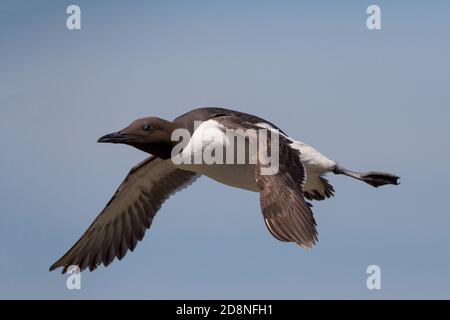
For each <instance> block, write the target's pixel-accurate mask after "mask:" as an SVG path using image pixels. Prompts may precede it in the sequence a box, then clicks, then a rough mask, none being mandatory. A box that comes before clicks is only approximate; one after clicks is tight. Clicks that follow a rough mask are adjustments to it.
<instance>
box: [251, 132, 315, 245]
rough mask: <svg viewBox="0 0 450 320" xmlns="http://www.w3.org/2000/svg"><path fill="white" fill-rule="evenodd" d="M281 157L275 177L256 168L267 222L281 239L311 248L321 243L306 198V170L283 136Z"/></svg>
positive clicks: (271, 231)
mask: <svg viewBox="0 0 450 320" xmlns="http://www.w3.org/2000/svg"><path fill="white" fill-rule="evenodd" d="M271 147H273V146H271ZM279 154H280V159H279V169H278V173H276V174H274V175H262V174H261V164H260V163H259V162H258V163H257V165H256V173H255V175H256V182H257V184H258V187H259V188H260V190H261V191H260V204H261V210H262V212H263V215H264V221H265V223H266V226H267V228H268V229H269V231H270V233H272V235H273V236H274V237H275V238H277V239H278V240H280V241H285V242H295V243H297V244H299V245H300V246H302V247H304V248H311V247H312V246H314V245H315V243H316V242H317V240H318V239H317V228H316V221H315V219H314V216H313V213H312V211H311V208H310V206H309V205H308V203H307V202H306V201H305V199H304V198H303V189H302V188H303V182H304V179H305V169H304V167H303V165H302V163H301V161H300V152H299V151H298V150H295V149H292V148H291V147H290V146H289V141H288V140H287V139H285V138H283V137H281V136H280V141H279Z"/></svg>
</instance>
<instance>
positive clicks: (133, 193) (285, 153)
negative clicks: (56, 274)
mask: <svg viewBox="0 0 450 320" xmlns="http://www.w3.org/2000/svg"><path fill="white" fill-rule="evenodd" d="M196 122H197V123H198V122H200V123H201V124H200V125H199V126H198V127H196V126H195V123H196ZM228 129H234V130H238V129H252V130H253V129H254V130H260V129H266V130H269V131H270V132H271V135H272V134H275V132H277V137H278V140H277V142H278V143H277V145H276V147H277V148H278V151H279V158H278V159H277V160H278V167H277V171H276V173H275V174H272V175H264V174H261V172H262V169H263V167H264V165H263V164H262V161H261V159H259V157H258V156H257V157H256V158H255V159H256V160H255V162H254V163H244V164H232V165H230V164H205V163H201V164H195V163H194V164H185V163H181V164H175V163H174V161H172V157H173V154H172V151H173V149H174V147H175V146H176V145H177V144H176V141H173V139H172V135H173V133H174V132H175V131H176V130H185V131H187V132H188V133H189V134H190V137H191V138H190V140H189V141H187V145H186V146H185V147H184V148H183V149H182V150H181V151H182V152H196V151H198V152H203V151H205V149H206V148H207V147H210V146H211V145H217V143H219V144H220V143H223V141H226V137H225V136H224V135H225V132H226V130H228ZM197 138H201V139H203V141H204V140H206V141H207V143H206V144H200V145H201V148H200V149H199V150H196V149H195V146H194V148H189V146H190V144H195V143H194V142H195V139H197ZM98 142H103V143H121V144H127V145H130V146H133V147H135V148H138V149H140V150H142V151H144V152H147V153H150V154H151V156H150V157H149V158H147V159H146V160H144V161H143V162H141V163H140V164H138V165H136V166H135V167H133V168H132V169H131V171H130V172H129V174H128V175H127V177H126V178H125V180H124V181H123V182H122V184H121V185H120V186H119V188H118V189H117V191H116V192H115V194H114V196H113V197H112V198H111V200H110V201H109V202H108V204H107V205H106V207H105V208H104V209H103V210H102V212H101V213H100V214H99V215H98V216H97V218H96V219H95V220H94V222H93V223H92V224H91V226H90V227H89V228H88V229H87V230H86V232H85V233H84V234H83V235H82V236H81V238H80V239H79V240H78V241H77V242H76V243H75V245H74V246H73V247H72V248H71V249H70V250H69V251H68V252H67V253H66V254H65V255H64V256H63V257H61V258H60V259H59V260H58V261H56V262H55V263H54V264H53V265H52V266H51V267H50V270H54V269H56V268H58V267H63V272H65V271H66V270H67V268H68V267H69V266H71V265H77V266H78V267H79V268H80V269H81V270H84V269H86V268H89V269H90V270H91V271H92V270H94V269H96V268H97V266H98V265H100V264H101V263H103V264H104V265H105V266H108V265H109V264H110V263H111V262H112V261H113V260H114V258H115V257H117V258H118V259H119V260H120V259H122V258H123V257H124V256H125V254H126V252H127V251H128V250H131V251H132V250H133V249H134V248H135V246H136V244H137V242H138V241H140V240H142V238H143V237H144V233H145V231H146V229H148V228H149V227H150V225H151V224H152V221H153V218H154V217H155V215H156V213H157V211H158V210H159V208H160V207H161V205H162V203H163V202H164V201H165V200H166V199H167V198H168V197H169V196H170V195H171V194H173V193H175V192H176V191H179V190H180V189H182V188H184V187H186V186H188V185H190V184H191V183H193V182H194V181H195V180H196V179H197V178H198V177H199V176H201V175H206V176H208V177H210V178H212V179H214V180H216V181H219V182H221V183H224V184H227V185H230V186H233V187H237V188H242V189H246V190H250V191H255V192H259V193H260V205H261V210H262V213H263V216H264V221H265V223H266V226H267V228H268V230H269V231H270V232H271V234H272V235H273V236H274V237H275V238H277V239H278V240H280V241H284V242H295V243H297V244H299V245H301V246H302V247H306V248H310V247H312V246H313V245H314V244H315V243H316V242H317V229H316V222H315V219H314V217H313V214H312V211H311V208H310V207H311V206H310V205H309V203H308V202H306V200H305V198H306V199H308V200H324V199H326V198H329V197H331V196H333V195H334V188H333V187H332V186H331V185H330V184H329V182H328V180H327V179H325V178H324V177H323V175H324V174H325V173H329V172H332V173H335V174H343V175H347V176H350V177H353V178H355V179H358V180H362V181H364V182H366V183H368V184H370V185H372V186H374V187H379V186H382V185H385V184H394V185H397V184H398V179H399V177H397V176H396V175H393V174H390V173H383V172H367V173H359V172H355V171H350V170H347V169H345V168H343V167H341V166H340V165H339V164H338V163H337V162H336V161H333V160H331V159H328V158H327V157H325V156H324V155H322V154H321V153H319V152H318V151H317V150H315V149H314V148H313V147H311V146H309V145H307V144H305V143H303V142H300V141H298V140H295V139H293V138H291V137H289V136H288V135H287V134H286V133H284V132H283V131H282V130H280V129H279V128H278V127H276V126H275V125H274V124H272V123H270V122H268V121H266V120H264V119H261V118H259V117H257V116H253V115H250V114H247V113H242V112H238V111H233V110H229V109H224V108H200V109H195V110H192V111H190V112H188V113H185V114H183V115H181V116H179V117H178V118H176V119H175V120H173V121H167V120H164V119H160V118H156V117H148V118H142V119H138V120H136V121H134V122H132V123H131V124H130V125H129V126H128V127H126V128H125V129H123V130H120V131H118V132H115V133H111V134H108V135H105V136H103V137H101V138H100V139H98ZM274 147H275V145H269V148H272V149H273V148H274ZM186 150H187V151H186Z"/></svg>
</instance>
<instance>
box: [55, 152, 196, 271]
mask: <svg viewBox="0 0 450 320" xmlns="http://www.w3.org/2000/svg"><path fill="white" fill-rule="evenodd" d="M197 177H198V175H197V174H195V173H193V172H189V171H184V170H180V169H177V168H175V167H174V166H173V165H172V164H171V161H170V159H168V160H162V159H159V158H156V157H149V158H147V159H146V160H144V161H143V162H141V163H140V164H138V165H136V166H135V167H134V168H133V169H131V171H130V172H129V174H128V175H127V177H126V178H125V180H124V181H123V182H122V184H121V185H120V187H119V188H118V189H117V191H116V193H115V194H114V196H113V197H112V198H111V200H110V201H109V202H108V204H107V205H106V207H105V208H104V209H103V210H102V212H101V213H100V214H99V215H98V216H97V218H96V219H95V220H94V222H93V223H92V224H91V226H90V227H89V228H88V229H87V230H86V232H85V233H84V234H83V235H82V236H81V238H80V239H79V240H78V241H77V243H75V245H74V246H73V247H72V248H71V249H70V250H69V251H68V252H67V253H66V254H65V255H64V256H63V257H62V258H60V259H59V260H58V261H56V262H55V263H54V264H53V265H52V266H51V267H50V271H51V270H54V269H56V268H58V267H63V268H64V269H63V273H64V272H66V270H67V268H68V267H69V266H71V265H77V266H78V267H79V268H80V269H81V270H84V269H86V268H88V267H89V269H90V270H91V271H92V270H94V269H95V268H97V266H98V265H100V264H101V263H103V264H104V265H105V266H108V265H109V264H110V263H111V262H112V261H113V260H114V258H115V257H117V258H119V260H120V259H122V258H123V257H124V256H125V254H126V253H127V251H128V250H131V251H133V249H134V248H135V247H136V244H137V242H138V241H140V240H142V238H143V237H144V234H145V231H146V229H148V228H150V225H151V224H152V222H153V218H154V217H155V215H156V212H157V211H158V210H159V208H160V207H161V205H162V203H163V202H164V201H165V200H166V199H167V198H169V196H170V195H171V194H173V193H175V192H176V191H178V190H180V189H182V188H184V187H186V186H188V185H189V184H191V183H192V182H193V181H195V179H196V178H197Z"/></svg>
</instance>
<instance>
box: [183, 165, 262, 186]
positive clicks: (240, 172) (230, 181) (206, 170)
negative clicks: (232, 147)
mask: <svg viewBox="0 0 450 320" xmlns="http://www.w3.org/2000/svg"><path fill="white" fill-rule="evenodd" d="M177 167H178V168H180V169H183V170H187V171H193V172H196V173H200V174H203V175H205V176H207V177H210V178H211V179H214V180H216V181H218V182H220V183H223V184H226V185H228V186H231V187H235V188H241V189H245V190H249V191H255V192H259V191H260V190H259V188H258V186H257V185H256V180H255V165H251V164H250V165H249V164H236V165H231V164H209V165H207V164H192V165H185V164H181V165H177Z"/></svg>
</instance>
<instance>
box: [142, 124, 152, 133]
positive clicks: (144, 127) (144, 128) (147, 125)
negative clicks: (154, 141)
mask: <svg viewBox="0 0 450 320" xmlns="http://www.w3.org/2000/svg"><path fill="white" fill-rule="evenodd" d="M151 128H152V126H151V125H149V124H148V123H146V124H144V125H143V126H142V130H144V131H149V130H150V129H151Z"/></svg>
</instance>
